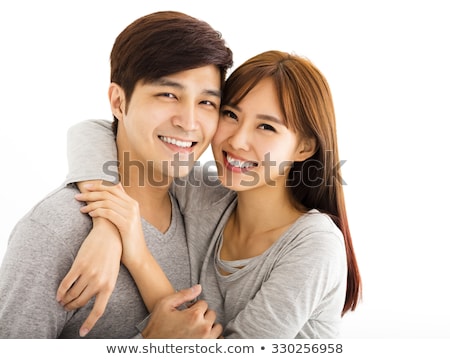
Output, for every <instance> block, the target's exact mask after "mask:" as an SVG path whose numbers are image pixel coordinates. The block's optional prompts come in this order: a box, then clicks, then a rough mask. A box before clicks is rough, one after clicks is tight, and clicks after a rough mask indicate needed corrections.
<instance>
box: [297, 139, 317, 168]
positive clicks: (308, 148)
mask: <svg viewBox="0 0 450 359" xmlns="http://www.w3.org/2000/svg"><path fill="white" fill-rule="evenodd" d="M316 151H317V141H316V139H315V137H305V138H303V139H302V141H301V143H300V145H299V146H298V150H297V157H296V159H295V160H296V161H298V162H301V161H305V160H307V159H308V158H310V157H312V156H313V155H314V154H315V153H316Z"/></svg>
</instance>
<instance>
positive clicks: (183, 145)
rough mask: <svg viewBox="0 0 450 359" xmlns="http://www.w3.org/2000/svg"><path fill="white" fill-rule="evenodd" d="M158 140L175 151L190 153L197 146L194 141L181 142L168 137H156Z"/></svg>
mask: <svg viewBox="0 0 450 359" xmlns="http://www.w3.org/2000/svg"><path fill="white" fill-rule="evenodd" d="M158 138H159V139H160V140H161V141H162V142H164V143H165V144H167V145H168V146H169V147H170V148H172V149H174V150H176V151H184V152H191V151H192V150H193V148H194V146H195V145H196V144H197V142H195V141H189V140H181V139H177V138H174V137H169V136H158Z"/></svg>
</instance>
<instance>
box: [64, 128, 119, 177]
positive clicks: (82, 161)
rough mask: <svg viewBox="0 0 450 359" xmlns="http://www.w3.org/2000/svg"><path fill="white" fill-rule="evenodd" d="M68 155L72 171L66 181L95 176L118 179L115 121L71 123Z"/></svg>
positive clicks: (70, 170)
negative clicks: (113, 127) (113, 124)
mask: <svg viewBox="0 0 450 359" xmlns="http://www.w3.org/2000/svg"><path fill="white" fill-rule="evenodd" d="M67 159H68V162H69V172H68V174H67V176H66V181H65V185H68V184H70V183H75V182H80V181H86V180H93V179H101V180H104V181H108V182H112V183H118V182H119V173H118V162H117V146H116V140H115V135H114V132H113V130H112V122H111V121H106V120H86V121H82V122H80V123H77V124H75V125H73V126H72V127H70V128H69V130H68V133H67Z"/></svg>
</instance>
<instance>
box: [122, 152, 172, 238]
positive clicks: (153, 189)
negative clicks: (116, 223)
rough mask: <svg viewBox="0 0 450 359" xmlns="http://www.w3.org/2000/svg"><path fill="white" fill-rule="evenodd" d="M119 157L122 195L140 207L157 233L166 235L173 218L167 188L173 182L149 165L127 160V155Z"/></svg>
mask: <svg viewBox="0 0 450 359" xmlns="http://www.w3.org/2000/svg"><path fill="white" fill-rule="evenodd" d="M118 157H119V174H120V179H121V183H122V185H123V188H124V190H125V192H126V193H127V194H128V195H129V196H130V197H131V198H133V199H134V200H135V201H137V202H138V203H139V209H140V214H141V217H142V218H144V219H145V220H146V221H147V222H149V223H150V224H152V225H153V226H154V227H155V228H156V229H158V230H159V231H160V232H162V233H164V232H166V231H167V229H168V228H169V226H170V222H171V217H172V203H171V200H170V196H169V188H170V185H171V184H172V182H173V179H172V178H170V177H168V176H166V175H164V174H161V173H160V172H159V171H156V170H154V168H150V167H149V166H150V162H147V163H141V162H140V161H136V160H132V159H130V156H129V153H128V154H127V153H119V156H118Z"/></svg>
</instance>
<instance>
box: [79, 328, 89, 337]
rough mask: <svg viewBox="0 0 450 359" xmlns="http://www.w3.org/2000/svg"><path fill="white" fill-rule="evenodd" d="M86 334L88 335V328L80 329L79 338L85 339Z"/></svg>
mask: <svg viewBox="0 0 450 359" xmlns="http://www.w3.org/2000/svg"><path fill="white" fill-rule="evenodd" d="M87 333H89V329H88V328H81V329H80V337H85V336H86V335H87Z"/></svg>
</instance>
